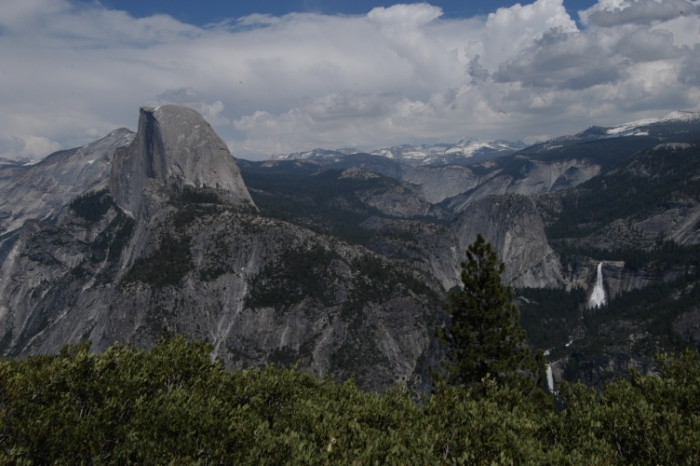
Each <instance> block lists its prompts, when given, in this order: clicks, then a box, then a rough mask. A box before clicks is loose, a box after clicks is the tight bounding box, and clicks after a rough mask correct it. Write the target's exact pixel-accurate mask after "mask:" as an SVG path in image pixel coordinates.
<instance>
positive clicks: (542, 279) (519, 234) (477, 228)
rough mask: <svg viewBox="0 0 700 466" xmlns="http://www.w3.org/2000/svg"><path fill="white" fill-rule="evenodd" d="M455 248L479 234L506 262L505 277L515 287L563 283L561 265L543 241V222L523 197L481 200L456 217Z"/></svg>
mask: <svg viewBox="0 0 700 466" xmlns="http://www.w3.org/2000/svg"><path fill="white" fill-rule="evenodd" d="M454 229H455V231H456V232H457V238H458V241H459V243H458V248H459V249H460V250H466V248H467V247H468V246H469V245H470V244H471V243H473V242H474V240H475V239H476V235H477V234H478V233H481V234H482V235H483V236H484V237H485V238H486V240H487V241H488V242H490V243H491V244H492V245H493V246H494V247H495V248H496V250H497V251H498V252H499V256H500V258H501V260H502V261H503V262H504V263H505V264H506V275H505V279H506V280H508V281H509V282H511V283H513V284H514V285H515V286H518V287H532V288H546V287H553V288H555V287H559V286H561V285H562V284H563V277H562V275H561V265H560V264H559V258H558V257H557V255H556V253H555V252H554V251H553V250H552V248H550V247H549V244H548V243H547V235H546V234H545V231H544V224H543V223H542V219H541V218H540V214H539V212H538V211H537V208H536V207H535V204H534V202H532V200H531V199H530V198H528V197H526V196H518V195H512V194H511V195H505V196H492V197H488V198H485V199H481V200H480V201H478V202H475V203H473V204H471V205H469V206H468V207H467V208H466V209H465V210H464V211H463V212H462V213H461V215H460V216H459V217H458V218H457V219H456V221H455V225H454Z"/></svg>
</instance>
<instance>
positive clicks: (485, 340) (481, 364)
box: [438, 234, 545, 397]
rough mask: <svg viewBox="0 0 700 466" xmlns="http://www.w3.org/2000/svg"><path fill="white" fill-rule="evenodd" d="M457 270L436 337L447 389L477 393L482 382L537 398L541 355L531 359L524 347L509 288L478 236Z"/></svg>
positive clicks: (500, 266) (541, 376)
mask: <svg viewBox="0 0 700 466" xmlns="http://www.w3.org/2000/svg"><path fill="white" fill-rule="evenodd" d="M461 266H462V283H463V288H462V290H459V291H453V292H452V293H450V300H449V303H448V312H449V314H450V317H451V319H450V323H449V325H448V326H447V328H446V329H444V330H439V332H438V333H439V336H440V340H441V342H442V343H443V344H444V345H445V346H446V349H447V357H448V362H446V363H444V364H443V366H444V368H445V369H446V371H447V376H446V381H447V383H448V384H450V385H463V386H466V387H471V388H472V389H473V392H474V393H478V392H479V387H483V384H482V381H483V380H485V379H486V378H487V377H488V378H491V379H494V380H496V381H497V382H498V383H499V384H508V385H510V386H512V387H513V388H519V389H521V390H522V391H523V393H524V395H525V396H528V397H530V396H532V395H533V394H534V393H536V392H538V397H539V395H542V393H541V391H540V390H538V386H539V385H541V384H542V382H543V380H544V375H545V374H544V370H545V369H544V355H543V354H542V352H541V351H539V352H538V353H537V354H536V355H535V356H533V355H532V353H531V352H530V349H529V348H528V347H527V345H526V343H525V338H526V336H527V334H526V332H525V330H524V329H523V328H522V327H521V326H520V313H519V311H518V308H517V307H516V306H515V305H514V304H513V300H514V293H513V288H512V287H511V286H509V285H504V284H503V283H502V275H503V273H504V272H505V264H503V263H502V262H499V261H498V256H497V255H496V251H495V250H494V249H493V247H492V246H491V244H489V243H487V242H486V240H485V239H484V237H483V236H482V235H480V234H479V235H477V237H476V241H475V242H474V243H473V244H472V245H470V246H469V248H468V249H467V260H466V262H462V263H461Z"/></svg>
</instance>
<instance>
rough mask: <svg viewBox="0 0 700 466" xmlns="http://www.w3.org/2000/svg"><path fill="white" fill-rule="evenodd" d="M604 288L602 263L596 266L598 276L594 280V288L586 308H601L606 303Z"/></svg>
mask: <svg viewBox="0 0 700 466" xmlns="http://www.w3.org/2000/svg"><path fill="white" fill-rule="evenodd" d="M606 302H607V301H606V299H605V288H603V263H602V262H601V263H599V264H598V274H597V276H596V279H595V287H594V288H593V293H592V294H591V297H590V298H589V299H588V307H590V308H596V307H600V306H603V305H604V304H605V303H606Z"/></svg>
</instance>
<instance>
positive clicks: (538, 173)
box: [446, 156, 601, 212]
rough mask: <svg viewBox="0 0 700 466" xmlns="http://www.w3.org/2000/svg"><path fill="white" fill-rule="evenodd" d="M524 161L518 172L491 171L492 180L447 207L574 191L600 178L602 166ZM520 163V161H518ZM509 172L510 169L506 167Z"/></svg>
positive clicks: (574, 161)
mask: <svg viewBox="0 0 700 466" xmlns="http://www.w3.org/2000/svg"><path fill="white" fill-rule="evenodd" d="M517 157H521V158H522V163H521V167H520V168H519V169H518V170H517V172H515V173H512V170H508V172H506V170H502V169H500V168H499V169H498V171H491V172H490V173H489V175H490V176H483V182H480V183H479V184H478V185H477V186H476V187H474V188H473V189H472V190H470V191H465V192H464V193H463V194H460V195H457V196H454V197H453V198H451V199H450V200H449V201H446V202H447V207H448V208H450V209H452V210H454V211H455V212H460V211H462V210H464V209H465V208H466V207H467V206H468V205H469V204H471V203H472V202H475V201H477V200H479V199H483V198H484V197H487V196H491V195H495V194H506V193H514V194H523V195H527V196H533V195H536V194H542V193H547V192H551V191H559V190H563V189H569V188H573V187H575V186H577V185H579V184H581V183H583V182H584V181H588V180H589V179H591V178H593V177H594V176H596V175H598V174H600V171H601V166H600V165H598V164H595V163H591V162H589V161H586V160H577V159H572V160H559V161H552V162H544V161H540V160H533V159H527V158H526V157H524V156H517ZM514 160H516V162H517V159H514ZM506 168H508V167H506Z"/></svg>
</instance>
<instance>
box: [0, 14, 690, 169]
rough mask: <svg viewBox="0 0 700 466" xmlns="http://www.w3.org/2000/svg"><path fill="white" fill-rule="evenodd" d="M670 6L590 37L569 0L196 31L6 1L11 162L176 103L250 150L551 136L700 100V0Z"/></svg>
mask: <svg viewBox="0 0 700 466" xmlns="http://www.w3.org/2000/svg"><path fill="white" fill-rule="evenodd" d="M668 4H669V5H670V4H672V6H673V7H674V8H675V10H673V8H671V7H669V6H666V5H667V2H666V1H664V2H656V1H655V0H601V1H600V3H599V4H597V5H596V6H594V7H592V8H591V9H589V10H587V11H584V12H582V13H581V18H582V19H583V24H584V25H585V28H584V29H582V30H579V29H578V28H577V26H576V23H575V21H574V20H573V19H572V18H571V17H570V16H569V15H568V14H567V12H566V10H565V8H564V6H563V0H537V1H535V2H534V3H531V4H527V5H520V4H516V5H514V6H512V7H510V8H500V9H498V10H497V11H496V12H494V13H492V14H490V15H488V16H485V17H475V18H464V19H445V18H443V16H442V11H441V9H440V8H438V7H435V6H433V5H430V4H428V3H418V4H398V5H394V6H391V7H387V8H375V9H373V10H372V11H370V12H368V13H367V14H366V15H358V16H331V15H321V14H309V13H304V14H301V13H298V14H289V15H285V16H281V17H275V16H269V15H252V16H248V17H245V18H232V19H229V20H226V21H223V22H221V23H219V24H216V25H212V26H210V27H206V28H200V27H195V26H191V25H187V24H184V23H181V22H179V21H177V20H175V19H173V18H171V17H169V16H164V15H158V16H151V17H147V18H140V19H137V18H133V17H131V16H129V15H128V14H127V13H125V12H122V11H116V10H109V9H106V8H104V7H102V6H101V5H100V4H99V3H94V4H87V5H86V4H84V3H73V2H72V1H70V0H0V56H2V57H3V65H4V66H3V69H2V72H0V99H2V102H3V106H2V108H0V156H12V157H26V156H30V155H31V156H35V157H37V156H43V155H46V153H48V152H50V151H53V150H55V149H57V148H68V147H72V146H77V145H80V144H85V143H87V142H89V141H91V140H94V139H95V138H96V137H98V136H100V135H103V134H106V133H108V132H109V131H111V130H113V129H114V128H116V127H119V126H127V127H131V128H134V127H135V126H136V120H137V118H138V107H139V106H141V105H160V104H163V103H178V104H182V105H187V106H190V107H192V108H194V109H195V110H197V111H199V112H201V113H202V114H203V115H204V116H205V118H207V119H208V120H209V121H210V123H211V124H212V125H213V126H214V127H215V129H216V131H217V132H218V133H219V134H220V135H221V136H222V137H223V138H224V140H225V141H227V143H228V144H229V146H230V147H231V149H232V150H233V152H234V155H236V156H245V157H251V158H263V157H267V156H269V155H270V154H273V153H284V152H292V151H297V150H304V149H310V148H314V147H326V148H338V147H347V146H355V147H359V148H365V149H372V148H377V147H385V146H388V145H392V144H400V143H420V142H438V141H448V142H449V141H456V140H458V139H460V138H463V137H465V136H473V137H476V138H479V139H496V138H508V139H525V138H528V137H534V135H536V136H537V137H538V138H541V137H543V136H545V135H544V134H543V132H544V131H547V132H548V133H549V134H547V136H557V135H561V134H566V133H572V132H576V131H579V130H581V129H582V128H584V127H586V126H589V125H591V124H598V125H605V124H614V123H619V122H620V121H627V120H632V119H637V118H642V117H646V116H655V115H658V114H659V112H664V111H667V110H675V109H685V110H693V109H695V110H697V109H698V104H699V103H700V95H699V91H698V89H699V86H700V77H699V76H700V69H699V68H698V65H697V63H699V62H700V51H699V50H700V34H698V30H699V29H700V18H699V17H698V11H697V4H698V2H697V1H692V2H691V1H684V0H668ZM680 8H682V9H683V13H682V14H681V13H680ZM672 10H673V11H676V10H678V11H676V13H673V12H672Z"/></svg>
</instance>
